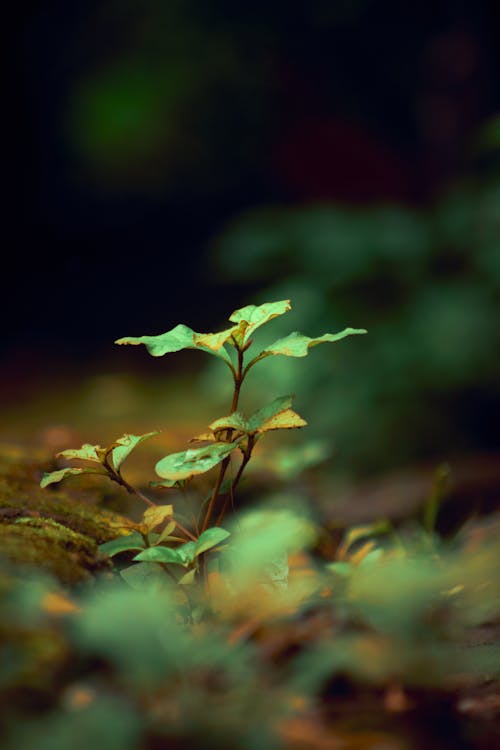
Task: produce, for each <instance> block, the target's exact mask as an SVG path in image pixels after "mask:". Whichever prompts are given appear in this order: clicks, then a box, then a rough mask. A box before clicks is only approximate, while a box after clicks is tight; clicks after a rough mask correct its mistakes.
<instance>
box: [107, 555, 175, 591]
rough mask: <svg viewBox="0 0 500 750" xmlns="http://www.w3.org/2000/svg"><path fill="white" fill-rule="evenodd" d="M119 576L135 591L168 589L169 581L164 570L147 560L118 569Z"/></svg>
mask: <svg viewBox="0 0 500 750" xmlns="http://www.w3.org/2000/svg"><path fill="white" fill-rule="evenodd" d="M120 576H121V577H122V578H123V580H124V581H125V582H126V583H127V584H128V585H129V586H130V588H132V589H135V590H136V591H141V592H145V591H148V590H150V591H151V590H152V591H155V592H156V591H168V590H169V589H170V585H171V584H170V581H169V578H168V577H167V575H166V574H165V571H164V570H162V569H161V568H159V567H158V566H157V565H150V564H149V563H147V562H140V563H134V564H133V565H129V566H128V568H124V569H123V570H120Z"/></svg>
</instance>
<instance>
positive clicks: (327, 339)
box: [254, 328, 367, 362]
mask: <svg viewBox="0 0 500 750" xmlns="http://www.w3.org/2000/svg"><path fill="white" fill-rule="evenodd" d="M357 333H367V331H366V330H365V329H364V328H344V330H343V331H340V333H325V334H324V335H323V336H318V338H310V337H309V336H304V335H303V334H302V333H299V332H298V331H294V332H293V333H289V334H288V336H285V337H284V338H282V339H278V341H275V342H274V344H270V345H269V346H266V348H265V349H264V350H263V351H262V352H261V353H260V354H259V355H258V356H257V357H256V358H255V360H254V362H257V361H258V360H260V359H264V358H265V357H270V356H271V355H275V354H282V355H283V356H285V357H306V356H307V355H308V354H309V349H310V348H311V347H312V346H317V345H318V344H324V343H333V342H335V341H340V340H341V339H344V338H346V336H353V335H355V334H357Z"/></svg>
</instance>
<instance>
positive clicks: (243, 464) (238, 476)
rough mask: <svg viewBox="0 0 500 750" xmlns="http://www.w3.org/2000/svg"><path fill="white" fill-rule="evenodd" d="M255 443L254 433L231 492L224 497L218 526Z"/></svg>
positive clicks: (250, 437)
mask: <svg viewBox="0 0 500 750" xmlns="http://www.w3.org/2000/svg"><path fill="white" fill-rule="evenodd" d="M254 445H255V439H254V437H253V436H252V435H249V436H248V443H247V448H246V450H245V453H244V454H243V459H242V461H241V464H240V466H239V469H238V471H237V473H236V476H235V478H234V479H233V482H232V484H231V487H230V489H229V492H228V493H227V495H226V497H225V499H224V504H223V506H222V509H221V512H220V513H219V517H218V518H217V521H216V524H215V525H216V526H218V525H219V524H220V523H222V520H223V518H224V516H225V514H226V510H227V504H228V500H229V499H230V498H231V499H233V498H234V493H235V491H236V487H237V486H238V484H239V481H240V479H241V477H242V475H243V472H244V470H245V467H246V465H247V464H248V462H249V461H250V458H251V456H252V450H253V448H254Z"/></svg>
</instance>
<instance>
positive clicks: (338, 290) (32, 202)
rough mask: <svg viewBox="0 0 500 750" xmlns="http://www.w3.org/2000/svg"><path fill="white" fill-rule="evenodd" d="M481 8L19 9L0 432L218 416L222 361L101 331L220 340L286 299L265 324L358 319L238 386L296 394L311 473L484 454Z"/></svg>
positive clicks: (485, 156)
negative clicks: (319, 465) (124, 344)
mask: <svg viewBox="0 0 500 750" xmlns="http://www.w3.org/2000/svg"><path fill="white" fill-rule="evenodd" d="M495 6H496V3H495V2H493V0H490V1H488V0H475V2H472V1H470V2H469V1H468V0H462V1H461V2H460V1H459V0H456V1H455V2H453V1H450V0H448V1H447V2H445V1H444V0H436V1H435V2H433V3H429V4H416V5H410V6H409V5H407V4H401V3H400V2H396V1H395V0H311V2H308V3H284V2H281V0H276V1H275V2H268V1H266V2H263V0H254V1H253V2H252V3H235V2H234V1H231V2H230V1H229V0H204V1H203V2H199V1H198V2H195V1H194V0H182V1H181V0H169V2H165V1H164V0H140V1H139V2H138V1H137V0H136V1H135V2H127V0H120V2H117V0H100V1H99V2H93V1H92V0H85V2H83V0H82V1H80V0H74V2H72V3H67V2H62V0H61V1H59V0H53V2H48V1H46V2H38V3H33V4H31V5H29V4H24V5H23V7H22V12H23V15H22V18H20V19H19V23H18V25H17V26H16V28H15V35H14V54H13V67H12V80H13V81H14V87H13V95H12V99H11V102H12V107H11V109H10V110H9V120H10V121H11V122H12V124H13V136H12V139H11V141H10V144H11V145H9V144H6V148H7V151H8V154H7V157H8V159H12V162H13V164H14V169H13V174H14V176H13V179H12V183H11V185H12V186H13V187H12V189H11V191H10V192H11V195H12V197H13V199H14V200H13V201H12V208H11V209H10V210H9V212H8V213H9V215H8V217H7V225H8V226H10V230H9V231H8V233H7V236H8V237H9V239H8V241H7V244H6V246H5V248H4V255H3V274H2V275H3V279H4V284H3V285H2V286H3V291H2V296H3V303H4V306H5V312H4V315H3V320H4V336H3V337H2V338H3V345H2V375H1V385H2V404H3V407H2V408H3V413H4V425H3V427H2V428H1V431H0V432H1V434H0V437H3V438H9V439H12V438H13V439H17V438H18V437H19V436H22V439H24V440H27V439H29V440H31V441H32V442H35V443H36V442H37V441H42V442H43V441H45V443H46V444H47V445H49V446H53V447H56V448H62V447H67V445H68V443H67V442H65V441H67V440H68V439H69V437H71V435H68V434H67V433H65V432H64V429H69V427H68V425H76V424H78V425H82V424H83V425H84V428H82V430H83V434H84V437H85V439H91V440H92V442H94V441H97V440H98V438H99V435H97V437H96V436H95V434H94V435H91V434H90V429H89V432H88V433H87V432H86V431H85V430H86V427H85V425H86V422H85V420H88V424H89V425H90V424H91V423H94V424H95V421H96V419H97V420H100V424H101V425H108V426H109V425H110V424H111V423H112V422H113V420H116V421H120V420H121V419H123V420H124V421H126V422H127V425H128V426H127V429H128V430H129V431H132V432H136V433H138V432H139V426H140V425H138V423H137V420H139V422H141V420H142V422H143V423H144V427H145V428H149V427H150V426H152V427H160V426H162V425H163V424H164V423H165V422H168V421H169V420H175V419H177V420H181V421H182V420H183V419H185V420H186V419H187V420H188V422H189V420H191V421H192V422H193V424H194V430H195V431H199V427H200V410H201V412H202V413H203V414H205V413H206V414H207V415H208V416H209V418H214V417H215V416H219V415H220V414H222V413H224V409H225V408H226V405H227V394H226V390H225V388H224V385H223V384H222V385H221V383H220V380H221V378H224V377H225V373H223V374H222V373H221V372H220V370H219V369H218V368H217V363H216V364H215V365H214V367H212V365H211V364H210V363H208V364H206V363H205V362H204V361H203V356H202V355H200V354H199V353H196V352H188V353H186V354H182V355H179V356H178V357H172V358H166V359H164V360H153V359H151V358H149V357H148V355H147V354H146V352H145V351H144V350H143V349H142V348H141V349H138V348H130V349H125V348H121V349H117V348H116V347H114V346H113V341H114V339H116V338H118V337H120V336H125V335H130V336H136V335H142V334H157V333H162V332H164V331H166V330H168V329H170V328H172V327H173V326H174V325H176V324H177V323H179V322H183V323H186V324H187V325H190V326H191V327H192V328H194V329H195V330H198V331H212V330H217V328H222V327H225V326H226V320H227V317H228V315H229V314H230V312H231V311H232V310H233V309H235V308H237V307H241V306H244V305H246V304H249V303H256V304H258V303H262V302H264V301H268V300H269V301H272V300H279V299H285V298H290V299H291V301H292V305H293V311H292V313H290V314H289V315H286V316H284V317H283V318H280V319H278V320H276V321H274V322H273V323H272V324H270V326H269V337H270V338H278V337H279V336H280V335H283V334H285V333H287V332H289V331H290V330H300V331H301V332H303V333H305V334H307V335H310V336H313V335H320V334H322V333H324V332H326V331H332V332H334V331H338V330H341V329H342V328H344V327H346V326H353V327H365V328H367V329H368V330H369V335H368V336H364V337H356V338H353V339H348V340H346V341H343V342H340V343H339V344H338V345H334V346H330V347H327V346H325V347H318V349H314V351H313V352H312V353H311V355H310V358H309V359H308V360H288V359H287V358H277V360H278V359H279V360H280V361H276V363H274V362H269V363H267V362H266V363H265V364H263V365H262V366H261V367H260V370H258V368H256V370H255V373H254V374H253V375H252V379H251V380H249V390H248V396H247V397H248V403H249V404H252V405H253V402H254V401H255V403H256V404H257V405H260V403H261V402H262V392H263V390H264V392H265V393H266V394H269V398H268V400H272V398H273V397H274V396H277V395H282V394H285V393H292V392H293V393H295V394H296V408H297V410H298V411H299V413H300V414H303V416H304V417H306V419H307V420H308V421H309V422H310V428H309V431H308V433H307V435H308V438H307V439H308V441H309V442H308V445H309V448H310V454H308V455H310V456H312V459H311V460H312V461H314V460H316V459H317V460H321V459H322V457H323V458H324V457H325V456H330V455H332V456H333V464H332V467H333V469H335V470H336V469H338V470H339V471H340V470H342V471H346V472H351V473H354V474H359V475H365V474H370V473H373V472H377V471H383V470H387V469H391V468H394V467H398V466H405V465H408V464H413V463H419V462H422V461H430V462H431V463H434V462H440V461H442V460H447V459H448V458H449V457H450V456H456V455H481V456H482V455H493V454H494V453H495V451H496V450H497V449H498V417H499V416H500V415H499V412H500V360H499V356H498V353H499V344H500V159H499V155H500V119H499V113H500V43H499V42H500V38H499V37H500V35H499V30H498V25H497V19H496V11H497V10H498V8H496V7H495ZM266 336H267V332H264V334H263V337H262V338H261V343H264V342H266V341H267V340H268V339H266ZM281 360H283V361H281ZM186 372H187V373H188V375H189V378H188V379H186V378H185V376H184V373H186ZM167 383H168V384H170V385H168V386H167V385H166V384H167ZM168 388H170V391H169V390H168ZM186 395H187V399H186V398H184V397H185V396H186ZM183 399H184V400H183ZM193 399H194V401H193ZM184 424H185V423H184ZM201 426H203V423H202V424H201ZM185 427H186V431H188V427H189V428H190V427H191V425H190V424H188V425H185ZM58 430H59V432H58ZM94 433H95V430H94ZM295 439H296V437H295V436H292V437H291V438H290V439H289V438H288V436H287V440H289V441H291V442H292V444H293V441H294V440H295ZM299 439H300V440H303V436H302V435H299ZM60 443H61V444H60ZM180 449H181V447H179V450H180ZM314 457H316V459H315V458H314ZM296 460H297V461H298V459H296ZM304 460H305V459H304ZM306 462H307V461H306Z"/></svg>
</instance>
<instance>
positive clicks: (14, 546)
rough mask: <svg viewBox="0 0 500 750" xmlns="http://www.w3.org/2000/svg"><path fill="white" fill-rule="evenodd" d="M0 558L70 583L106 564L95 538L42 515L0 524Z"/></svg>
mask: <svg viewBox="0 0 500 750" xmlns="http://www.w3.org/2000/svg"><path fill="white" fill-rule="evenodd" d="M0 557H2V558H4V559H6V560H7V561H9V562H11V563H17V564H20V565H27V566H29V567H34V568H36V569H38V570H40V569H43V570H44V571H46V572H48V573H51V574H53V575H55V576H56V577H57V578H58V579H59V580H60V581H62V582H63V583H68V584H73V583H78V582H80V581H83V580H85V579H87V578H89V577H90V575H91V573H93V572H95V571H98V570H100V569H103V568H104V567H106V566H107V562H106V561H105V560H104V559H103V558H102V556H100V555H99V552H98V548H97V544H96V542H95V541H94V540H93V539H91V538H89V537H87V536H85V535H83V534H78V533H77V532H75V531H72V530H71V529H67V528H66V527H65V526H63V525H62V524H59V523H57V522H54V521H53V520H52V519H41V518H40V519H31V518H29V519H24V518H23V519H19V520H18V521H14V522H13V523H2V524H0Z"/></svg>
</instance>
